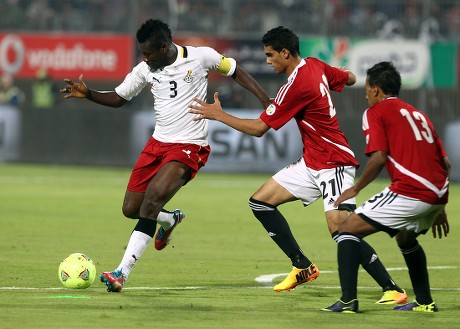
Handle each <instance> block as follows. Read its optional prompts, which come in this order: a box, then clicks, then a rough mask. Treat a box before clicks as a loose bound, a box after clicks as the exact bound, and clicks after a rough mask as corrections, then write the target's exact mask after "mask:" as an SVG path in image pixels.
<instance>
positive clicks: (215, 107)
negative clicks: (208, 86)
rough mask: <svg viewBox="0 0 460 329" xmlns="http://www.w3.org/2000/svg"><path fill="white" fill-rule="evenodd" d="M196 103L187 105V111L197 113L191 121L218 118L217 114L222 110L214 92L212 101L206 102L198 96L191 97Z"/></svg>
mask: <svg viewBox="0 0 460 329" xmlns="http://www.w3.org/2000/svg"><path fill="white" fill-rule="evenodd" d="M193 101H194V102H196V104H191V105H190V106H189V108H190V111H189V113H193V114H198V115H197V116H196V117H195V118H194V119H193V121H199V120H203V119H210V120H218V117H219V114H220V113H222V112H223V110H222V106H221V105H220V101H219V94H218V93H217V92H215V93H214V103H212V104H208V103H206V102H203V101H202V100H200V99H198V98H193Z"/></svg>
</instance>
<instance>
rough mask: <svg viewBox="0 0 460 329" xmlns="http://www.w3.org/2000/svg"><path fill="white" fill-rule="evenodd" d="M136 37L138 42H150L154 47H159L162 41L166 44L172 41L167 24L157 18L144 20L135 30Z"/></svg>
mask: <svg viewBox="0 0 460 329" xmlns="http://www.w3.org/2000/svg"><path fill="white" fill-rule="evenodd" d="M136 39H137V42H139V43H145V42H150V45H151V46H152V47H156V48H160V47H161V46H162V45H163V43H166V44H167V45H170V44H171V43H172V37H171V30H170V29H169V26H168V24H166V23H164V22H162V21H160V20H159V19H149V20H147V21H145V23H144V24H142V25H141V27H140V28H139V30H137V33H136Z"/></svg>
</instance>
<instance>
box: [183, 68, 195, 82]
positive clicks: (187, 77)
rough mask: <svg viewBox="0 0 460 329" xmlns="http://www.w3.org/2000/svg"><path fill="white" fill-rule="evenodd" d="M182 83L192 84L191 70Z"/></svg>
mask: <svg viewBox="0 0 460 329" xmlns="http://www.w3.org/2000/svg"><path fill="white" fill-rule="evenodd" d="M184 81H185V82H186V83H192V81H193V77H192V70H188V71H187V75H186V76H185V78H184Z"/></svg>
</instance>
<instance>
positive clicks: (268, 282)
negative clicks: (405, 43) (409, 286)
mask: <svg viewBox="0 0 460 329" xmlns="http://www.w3.org/2000/svg"><path fill="white" fill-rule="evenodd" d="M428 269H430V270H458V269H460V266H429V267H428ZM387 270H388V271H407V268H406V267H390V268H387ZM360 272H364V271H363V270H361V271H360ZM330 273H337V271H331V270H327V271H321V274H330ZM288 274H289V273H276V274H265V275H260V276H258V277H257V278H255V281H256V282H258V283H262V284H264V285H263V286H230V285H227V286H224V285H222V286H185V287H125V288H123V290H133V291H136V290H160V291H161V290H205V289H211V290H212V289H268V288H272V285H273V279H275V278H277V277H280V276H286V275H288ZM308 287H311V288H315V289H340V286H317V285H312V284H309V285H308ZM358 288H360V289H380V288H378V287H377V288H376V287H365V286H360V287H358ZM91 289H105V287H102V286H101V287H92V288H91ZM27 290H44V291H52V290H56V291H58V290H63V291H68V290H69V289H66V288H64V287H44V288H38V287H15V286H13V287H0V291H27ZM431 290H437V291H460V288H431ZM81 291H83V289H82V290H81Z"/></svg>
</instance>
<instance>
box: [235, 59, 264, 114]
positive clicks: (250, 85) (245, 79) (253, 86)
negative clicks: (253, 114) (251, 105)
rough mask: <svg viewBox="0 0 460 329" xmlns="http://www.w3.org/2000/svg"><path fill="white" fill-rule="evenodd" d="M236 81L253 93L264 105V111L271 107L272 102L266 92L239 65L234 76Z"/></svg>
mask: <svg viewBox="0 0 460 329" xmlns="http://www.w3.org/2000/svg"><path fill="white" fill-rule="evenodd" d="M233 77H234V79H235V81H236V82H237V83H238V84H239V85H240V86H242V87H243V88H245V89H247V90H249V91H250V92H252V93H253V94H254V95H255V96H256V97H257V98H258V99H259V100H260V102H261V103H262V106H263V107H264V109H266V108H267V107H268V105H270V103H271V102H272V100H271V99H270V96H268V94H267V93H266V92H265V90H264V89H263V88H262V87H261V86H260V85H259V83H258V82H257V81H256V79H254V78H253V77H252V75H250V74H249V73H247V72H246V71H245V70H244V69H243V68H242V67H241V66H239V65H237V66H236V70H235V73H234V74H233Z"/></svg>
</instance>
